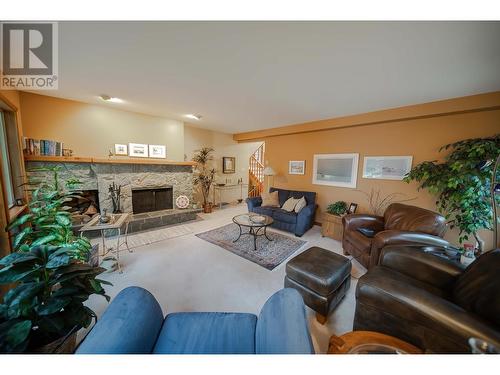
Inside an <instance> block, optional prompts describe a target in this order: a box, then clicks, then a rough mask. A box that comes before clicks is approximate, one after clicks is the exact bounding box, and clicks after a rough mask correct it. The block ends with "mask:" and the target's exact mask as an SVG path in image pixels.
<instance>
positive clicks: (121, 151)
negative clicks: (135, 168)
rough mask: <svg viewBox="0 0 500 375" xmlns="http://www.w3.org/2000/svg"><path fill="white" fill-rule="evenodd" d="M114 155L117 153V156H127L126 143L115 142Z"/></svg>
mask: <svg viewBox="0 0 500 375" xmlns="http://www.w3.org/2000/svg"><path fill="white" fill-rule="evenodd" d="M115 155H117V156H127V155H128V148H127V145H123V144H119V143H115Z"/></svg>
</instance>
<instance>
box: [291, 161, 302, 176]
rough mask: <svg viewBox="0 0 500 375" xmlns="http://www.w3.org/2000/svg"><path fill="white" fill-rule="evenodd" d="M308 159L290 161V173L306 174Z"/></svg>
mask: <svg viewBox="0 0 500 375" xmlns="http://www.w3.org/2000/svg"><path fill="white" fill-rule="evenodd" d="M305 172H306V161H305V160H290V161H289V162H288V174H305Z"/></svg>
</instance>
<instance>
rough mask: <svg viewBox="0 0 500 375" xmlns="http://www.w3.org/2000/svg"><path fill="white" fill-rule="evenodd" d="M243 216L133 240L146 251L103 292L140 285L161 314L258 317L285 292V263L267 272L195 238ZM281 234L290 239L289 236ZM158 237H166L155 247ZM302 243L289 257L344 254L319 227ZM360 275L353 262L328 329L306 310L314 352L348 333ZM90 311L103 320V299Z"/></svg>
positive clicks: (124, 257)
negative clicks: (316, 251) (310, 251)
mask: <svg viewBox="0 0 500 375" xmlns="http://www.w3.org/2000/svg"><path fill="white" fill-rule="evenodd" d="M246 210H247V209H246V205H245V204H241V205H238V206H232V207H228V208H224V209H222V210H220V211H215V212H214V213H212V214H208V215H207V214H200V217H202V218H203V219H204V220H199V221H193V222H189V223H187V224H183V225H179V226H175V227H169V228H166V229H160V230H155V231H150V232H145V233H139V234H134V235H133V236H137V241H138V242H137V243H139V242H140V241H143V242H144V243H145V245H142V246H139V247H136V248H135V249H134V252H133V253H128V252H127V251H122V252H121V253H120V258H121V263H122V266H123V270H124V273H123V274H119V273H117V272H113V273H109V274H104V275H103V276H102V278H103V279H106V280H108V281H111V282H112V283H113V284H114V285H113V286H112V287H107V288H106V290H107V292H108V294H109V295H110V296H111V297H114V296H116V294H117V293H118V292H119V291H120V290H122V289H123V288H126V287H127V286H131V285H138V286H141V287H143V288H146V289H148V290H149V291H150V292H151V293H152V294H153V295H154V296H155V297H156V298H157V299H158V301H159V302H160V304H161V306H162V309H163V313H164V314H166V313H171V312H178V311H233V312H250V313H254V314H258V313H259V311H260V309H261V307H262V306H263V304H264V303H265V301H266V300H267V299H268V298H269V297H270V296H271V295H272V294H273V293H274V292H276V291H277V290H279V289H281V288H282V287H283V278H284V276H285V264H286V261H284V262H283V263H282V264H280V265H279V266H278V267H276V268H275V269H274V270H272V271H269V270H267V269H265V268H263V267H261V266H259V265H257V264H255V263H252V262H250V261H248V260H246V259H244V258H242V257H240V256H238V255H235V254H233V253H231V252H229V251H226V250H224V249H221V248H220V247H219V246H217V245H214V244H211V243H209V242H206V241H204V240H202V239H200V238H198V237H196V236H195V234H197V233H201V232H204V231H207V230H210V229H214V228H217V227H220V226H222V225H226V224H228V223H231V219H232V217H233V216H235V215H237V214H239V213H243V212H246ZM158 232H161V233H158ZM280 233H281V234H283V235H287V236H290V233H287V232H280ZM160 236H170V237H168V238H166V239H164V240H159V241H156V240H155V239H158V238H160ZM291 236H293V235H291ZM131 237H132V236H131ZM301 239H302V240H304V241H307V243H306V244H305V245H304V246H302V247H301V248H300V249H299V250H297V252H296V253H295V254H292V255H291V256H290V257H293V256H294V255H296V254H299V253H300V252H302V251H304V250H305V249H307V248H309V247H310V246H321V247H323V248H326V249H329V250H331V251H334V252H336V253H339V254H342V249H341V244H340V242H338V241H335V240H332V239H330V238H323V237H321V234H320V228H319V227H314V228H312V229H311V230H310V231H308V232H307V233H306V234H305V235H304V236H303V237H302V238H301ZM364 272H365V269H364V268H363V266H361V265H360V264H359V263H358V262H356V261H355V260H353V271H352V275H353V276H354V277H353V279H352V284H351V288H350V290H349V292H348V293H347V295H346V297H345V298H344V300H343V301H342V302H341V303H340V305H339V306H338V307H337V308H336V310H335V311H334V313H333V314H332V315H331V316H330V319H329V321H328V322H327V324H326V325H324V326H323V325H321V324H319V323H318V322H317V321H316V319H315V316H314V312H313V311H312V310H310V309H309V308H307V312H308V318H309V322H310V325H309V326H310V330H311V335H312V339H313V343H314V346H315V348H316V351H317V352H319V353H324V352H326V350H327V347H328V339H329V337H330V336H331V335H332V334H337V335H338V334H342V333H345V332H349V331H351V330H352V322H353V317H354V306H355V300H354V291H355V289H356V283H357V278H358V277H359V276H361V275H362V274H363V273H364ZM88 306H89V307H91V308H93V309H94V310H95V311H96V313H98V314H99V315H101V314H102V312H103V311H104V310H105V308H106V307H107V303H106V301H105V300H104V298H102V297H99V296H93V297H91V299H90V300H89V302H88Z"/></svg>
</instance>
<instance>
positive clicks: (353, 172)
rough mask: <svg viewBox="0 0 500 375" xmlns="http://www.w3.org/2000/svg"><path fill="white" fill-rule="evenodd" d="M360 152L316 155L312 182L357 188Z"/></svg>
mask: <svg viewBox="0 0 500 375" xmlns="http://www.w3.org/2000/svg"><path fill="white" fill-rule="evenodd" d="M358 160H359V154H316V155H314V164H313V177H312V183H313V184H315V185H329V186H338V187H346V188H356V182H357V179H358Z"/></svg>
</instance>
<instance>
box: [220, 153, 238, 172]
mask: <svg viewBox="0 0 500 375" xmlns="http://www.w3.org/2000/svg"><path fill="white" fill-rule="evenodd" d="M222 173H236V158H235V157H232V156H223V157H222Z"/></svg>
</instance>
